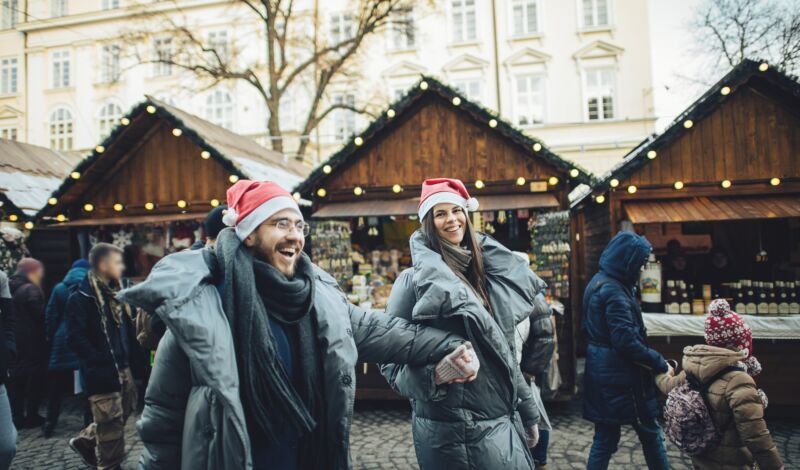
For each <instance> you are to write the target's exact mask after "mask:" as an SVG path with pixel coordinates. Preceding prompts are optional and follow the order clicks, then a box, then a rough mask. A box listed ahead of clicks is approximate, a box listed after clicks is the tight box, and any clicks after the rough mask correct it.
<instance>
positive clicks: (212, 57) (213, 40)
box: [206, 29, 228, 64]
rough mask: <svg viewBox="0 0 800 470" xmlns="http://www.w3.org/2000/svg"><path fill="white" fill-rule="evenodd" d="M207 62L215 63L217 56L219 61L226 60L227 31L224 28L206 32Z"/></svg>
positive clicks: (223, 61) (223, 62) (225, 61)
mask: <svg viewBox="0 0 800 470" xmlns="http://www.w3.org/2000/svg"><path fill="white" fill-rule="evenodd" d="M206 42H207V44H208V49H209V51H208V62H210V63H212V64H216V63H218V62H217V56H219V62H221V63H222V64H225V63H227V62H228V32H227V31H226V30H224V29H222V30H219V31H211V32H209V33H208V41H206Z"/></svg>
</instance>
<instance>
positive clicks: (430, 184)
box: [417, 178, 479, 220]
mask: <svg viewBox="0 0 800 470" xmlns="http://www.w3.org/2000/svg"><path fill="white" fill-rule="evenodd" d="M445 203H447V204H455V205H458V206H461V207H463V208H464V209H466V210H468V211H470V212H475V211H477V210H478V207H479V204H478V200H477V199H475V198H474V197H470V195H469V193H468V192H467V187H466V186H464V183H462V182H461V180H457V179H453V178H433V179H427V180H425V182H423V183H422V194H420V198H419V208H418V209H417V214H418V215H419V220H422V219H424V218H425V215H426V214H427V213H428V212H429V211H430V210H431V209H433V207H434V206H435V205H436V204H445Z"/></svg>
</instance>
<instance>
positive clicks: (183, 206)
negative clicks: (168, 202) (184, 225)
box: [176, 199, 189, 209]
mask: <svg viewBox="0 0 800 470" xmlns="http://www.w3.org/2000/svg"><path fill="white" fill-rule="evenodd" d="M176 204H177V205H178V207H180V208H181V209H184V208H185V207H186V206H188V205H189V204H188V203H187V202H186V201H184V200H183V199H179V200H178V202H177V203H176Z"/></svg>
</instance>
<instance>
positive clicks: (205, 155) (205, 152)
mask: <svg viewBox="0 0 800 470" xmlns="http://www.w3.org/2000/svg"><path fill="white" fill-rule="evenodd" d="M200 158H202V159H203V160H208V159H209V158H211V152H209V151H208V150H203V151H202V152H200Z"/></svg>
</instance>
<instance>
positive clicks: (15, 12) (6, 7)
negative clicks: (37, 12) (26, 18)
mask: <svg viewBox="0 0 800 470" xmlns="http://www.w3.org/2000/svg"><path fill="white" fill-rule="evenodd" d="M0 5H1V6H2V8H0V18H2V24H0V27H2V29H11V28H13V27H14V26H16V25H17V21H19V0H2V4H0Z"/></svg>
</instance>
